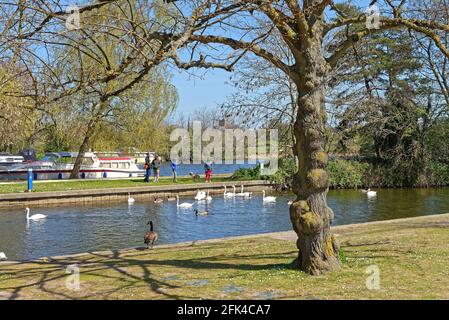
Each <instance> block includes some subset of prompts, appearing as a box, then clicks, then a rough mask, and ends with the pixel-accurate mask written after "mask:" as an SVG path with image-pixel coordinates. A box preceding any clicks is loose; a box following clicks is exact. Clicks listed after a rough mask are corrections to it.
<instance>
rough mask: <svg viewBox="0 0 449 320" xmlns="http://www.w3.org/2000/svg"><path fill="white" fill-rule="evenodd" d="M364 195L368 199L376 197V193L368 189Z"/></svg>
mask: <svg viewBox="0 0 449 320" xmlns="http://www.w3.org/2000/svg"><path fill="white" fill-rule="evenodd" d="M366 195H367V196H368V197H375V196H377V191H371V190H370V189H369V188H368V190H367V191H366Z"/></svg>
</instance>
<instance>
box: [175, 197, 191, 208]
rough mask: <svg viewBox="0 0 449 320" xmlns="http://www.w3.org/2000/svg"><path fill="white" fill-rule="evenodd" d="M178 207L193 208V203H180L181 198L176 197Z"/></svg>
mask: <svg viewBox="0 0 449 320" xmlns="http://www.w3.org/2000/svg"><path fill="white" fill-rule="evenodd" d="M176 206H177V207H180V208H191V207H193V203H188V202H184V203H179V196H178V195H177V196H176Z"/></svg>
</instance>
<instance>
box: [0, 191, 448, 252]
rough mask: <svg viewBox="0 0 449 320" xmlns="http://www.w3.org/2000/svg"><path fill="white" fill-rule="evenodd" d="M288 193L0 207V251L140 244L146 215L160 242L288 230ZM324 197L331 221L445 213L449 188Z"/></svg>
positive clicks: (342, 193)
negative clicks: (180, 202) (180, 201)
mask: <svg viewBox="0 0 449 320" xmlns="http://www.w3.org/2000/svg"><path fill="white" fill-rule="evenodd" d="M292 198H293V196H278V198H277V201H276V202H275V203H266V204H263V202H262V197H261V195H260V194H257V195H255V196H253V198H251V199H240V198H236V199H223V197H222V196H219V195H215V196H214V199H213V201H212V202H211V203H209V204H207V203H199V204H197V205H196V206H195V207H194V208H198V210H208V211H209V216H205V217H197V216H195V214H194V213H193V209H192V208H190V209H177V207H176V203H175V202H165V203H162V204H154V203H153V202H139V201H136V203H135V204H134V205H133V206H131V207H129V206H128V204H127V202H124V203H119V204H117V203H115V204H108V205H99V204H90V205H84V206H82V205H81V206H76V207H74V206H60V207H48V208H42V207H41V208H32V211H31V214H36V213H41V214H46V215H48V217H47V219H45V220H43V221H30V222H27V220H26V215H25V212H24V211H23V210H17V209H10V210H2V211H0V251H4V252H5V253H6V255H7V256H8V257H9V258H10V259H18V260H26V259H33V258H39V257H44V256H54V255H64V254H72V253H78V252H86V251H97V250H106V249H120V248H129V247H134V246H140V245H143V234H144V233H145V230H146V223H147V222H148V220H150V219H151V220H153V222H154V225H155V229H156V231H158V232H159V235H160V237H159V243H175V242H182V241H192V240H202V239H210V238H217V237H226V236H237V235H245V234H255V233H262V232H274V231H285V230H290V229H291V224H290V219H289V214H288V205H287V202H288V200H290V199H292ZM185 200H186V201H191V202H193V200H192V199H191V198H190V199H185ZM328 202H329V205H330V206H331V207H332V208H333V210H334V212H335V222H334V225H335V224H348V223H357V222H366V221H375V220H385V219H396V218H402V217H414V216H419V215H428V214H440V213H447V212H449V189H436V190H428V189H401V190H379V191H378V194H377V197H376V198H373V199H368V198H367V197H366V195H365V194H363V193H361V192H358V191H354V190H333V191H330V192H329V196H328Z"/></svg>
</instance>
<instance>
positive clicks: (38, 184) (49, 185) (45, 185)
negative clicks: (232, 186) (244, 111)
mask: <svg viewBox="0 0 449 320" xmlns="http://www.w3.org/2000/svg"><path fill="white" fill-rule="evenodd" d="M226 181H231V177H230V175H220V176H216V177H215V178H213V179H212V182H226ZM188 183H192V178H190V177H179V178H178V179H177V182H176V183H173V181H172V178H171V177H161V178H160V179H159V182H156V183H155V182H153V180H151V182H150V183H146V182H143V178H134V179H95V180H88V179H86V180H74V181H70V180H64V181H35V182H34V184H33V192H46V191H70V190H88V189H107V188H132V187H145V186H161V185H162V186H164V185H171V184H188ZM198 183H204V179H201V180H200V181H198ZM26 189H27V183H26V182H15V183H5V184H0V194H2V193H3V194H5V193H18V192H24V191H25V190H26Z"/></svg>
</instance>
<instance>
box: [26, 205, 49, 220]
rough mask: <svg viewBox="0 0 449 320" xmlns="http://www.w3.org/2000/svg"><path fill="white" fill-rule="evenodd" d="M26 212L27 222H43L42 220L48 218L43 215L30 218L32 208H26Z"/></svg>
mask: <svg viewBox="0 0 449 320" xmlns="http://www.w3.org/2000/svg"><path fill="white" fill-rule="evenodd" d="M25 212H26V213H27V220H33V221H36V220H41V219H45V218H47V216H46V215H43V214H34V215H32V216H31V217H30V208H26V209H25Z"/></svg>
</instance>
